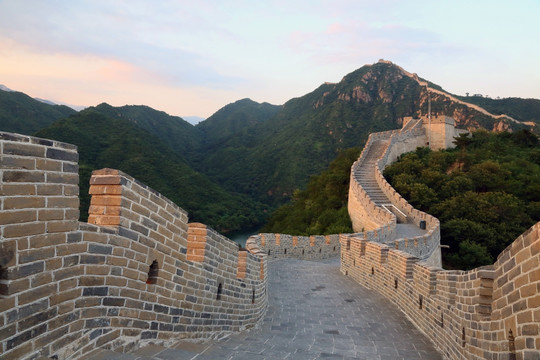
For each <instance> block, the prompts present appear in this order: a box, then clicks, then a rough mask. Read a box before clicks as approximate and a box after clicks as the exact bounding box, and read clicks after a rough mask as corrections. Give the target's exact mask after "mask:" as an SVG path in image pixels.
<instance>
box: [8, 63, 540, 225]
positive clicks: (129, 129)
mask: <svg viewBox="0 0 540 360" xmlns="http://www.w3.org/2000/svg"><path fill="white" fill-rule="evenodd" d="M427 84H429V89H430V90H429V94H430V95H429V96H430V97H431V108H432V113H433V114H446V115H450V116H453V117H454V118H455V119H456V121H457V125H458V127H461V128H467V129H476V128H485V129H488V130H504V129H509V130H516V129H522V128H530V127H531V126H532V125H533V123H534V124H540V112H538V111H537V109H538V106H539V104H540V100H535V99H514V100H507V99H503V100H491V99H483V101H484V100H490V101H484V103H485V106H486V107H488V108H489V111H487V110H484V109H482V108H480V107H479V105H480V103H479V102H480V99H476V98H474V99H473V98H471V99H470V100H471V104H469V103H467V100H468V99H469V98H462V97H457V96H455V95H452V94H449V93H446V92H445V91H444V90H443V89H442V88H441V87H439V86H437V85H435V84H431V83H429V82H428V81H426V80H423V79H420V78H418V76H416V75H415V74H411V73H408V72H407V71H405V70H404V69H402V68H400V67H399V66H397V65H394V64H392V63H390V62H387V61H379V62H378V63H375V64H373V65H366V66H363V67H361V68H360V69H358V70H356V71H353V72H352V73H350V74H348V75H346V76H345V77H344V78H343V79H342V80H341V81H340V82H339V83H335V84H332V83H325V84H322V85H321V86H319V87H318V88H317V89H315V90H314V91H312V92H310V93H309V94H306V95H304V96H302V97H298V98H294V99H291V100H289V101H288V102H286V103H285V104H284V105H281V106H276V105H271V104H268V103H262V104H260V103H257V102H254V101H252V100H250V99H242V100H239V101H237V102H235V103H232V104H229V105H226V106H225V107H223V108H222V109H220V110H219V111H217V112H216V113H215V114H214V115H212V116H211V117H209V118H208V119H206V120H204V121H202V122H201V123H199V124H197V125H196V126H193V125H191V124H190V123H188V122H186V121H185V120H184V119H182V118H180V117H177V116H171V115H168V114H166V113H165V112H162V111H158V110H154V109H152V108H150V107H147V106H142V105H141V106H122V107H113V106H110V105H108V104H105V103H103V104H99V105H97V106H95V107H93V108H89V109H87V110H86V111H82V112H81V113H80V114H75V111H74V110H72V109H69V108H67V109H66V107H62V106H58V105H56V106H52V105H47V104H44V103H40V102H38V101H36V100H34V99H32V98H30V97H27V96H26V95H24V94H21V93H8V92H0V120H1V121H0V130H3V131H13V132H21V133H25V134H34V133H36V132H37V131H38V130H42V131H41V132H39V133H38V135H39V136H46V137H50V138H53V139H58V140H61V141H67V142H71V143H74V144H76V145H78V146H79V151H80V153H81V155H80V156H81V161H83V160H84V164H82V165H83V166H81V169H86V171H87V170H89V169H90V168H101V167H105V166H111V167H118V168H119V169H120V170H123V171H126V172H127V173H129V174H130V175H132V176H134V177H136V178H137V179H138V180H141V181H143V182H146V183H147V184H148V185H149V186H151V187H153V188H155V189H156V190H158V191H161V192H163V193H164V194H165V195H166V196H170V197H171V199H172V200H173V201H176V202H177V203H178V204H179V205H181V206H186V209H187V210H188V211H190V212H192V213H193V214H203V213H204V212H205V211H203V210H202V209H203V208H204V207H205V206H207V205H205V202H212V201H214V202H217V201H221V200H219V199H221V198H223V196H225V195H224V194H227V193H228V194H230V196H231V198H229V200H228V205H227V206H226V207H225V208H222V210H219V211H218V210H216V211H208V214H212V215H211V216H210V215H209V218H208V219H207V218H205V217H204V215H200V216H199V215H197V219H198V220H199V221H202V222H205V223H208V224H209V225H211V226H213V227H215V228H216V229H217V230H219V231H224V230H231V229H239V228H247V227H256V226H259V225H261V224H262V223H263V222H264V221H265V216H266V215H265V212H264V211H265V210H268V209H269V208H274V207H276V206H277V205H279V204H282V203H284V202H286V201H287V200H288V199H290V196H291V194H292V193H293V192H294V190H295V189H298V188H303V187H304V186H305V185H306V184H307V182H308V179H309V178H310V177H311V176H313V175H316V174H318V173H320V172H321V171H323V170H324V169H326V167H327V166H328V164H329V163H330V162H331V161H332V160H333V159H334V158H335V157H336V155H337V154H338V152H339V151H340V150H342V149H347V148H351V147H357V146H361V145H363V144H364V142H365V140H366V139H367V136H368V135H369V133H370V132H375V131H384V130H390V129H396V128H399V127H400V126H401V123H402V118H403V117H404V116H422V115H425V114H426V113H427V108H428V105H427V104H428V92H427V89H426V85H427ZM13 94H20V95H17V96H12V95H13ZM19 98H22V99H24V101H22V100H21V99H19ZM473 102H474V104H473ZM499 105H500V106H499ZM38 109H39V110H38ZM60 110H63V111H65V113H64V112H62V111H60ZM490 112H491V113H492V114H490ZM501 112H504V113H508V114H511V115H509V116H508V117H505V116H499V115H500V113H501ZM37 115H39V118H40V121H37V120H36V117H37ZM69 115H72V116H70V117H69V118H66V117H67V116H69ZM1 116H4V117H1ZM510 116H511V117H510ZM62 118H65V119H64V120H59V121H57V120H58V119H62ZM55 121H57V122H56V123H55V124H54V125H53V126H51V124H52V123H54V122H55ZM92 124H93V125H92ZM109 124H110V125H109ZM79 128H84V129H86V131H88V132H89V133H91V134H92V137H93V138H95V139H99V140H97V141H96V142H95V144H93V143H92V140H91V138H89V137H88V136H87V134H85V133H81V132H80V130H78V129H79ZM121 128H125V129H126V131H125V134H124V135H123V136H120V134H121V130H120V129H121ZM111 131H112V132H113V133H115V134H116V135H117V136H111V134H110V133H111ZM75 134H77V135H75ZM118 144H122V147H121V151H120V148H119V145H118ZM148 144H152V145H151V146H149V145H148ZM140 149H144V150H140ZM142 151H144V154H141V152H142ZM87 152H88V153H89V154H92V155H87V154H86V153H87ZM104 154H105V155H104ZM105 160H107V161H105ZM176 163H178V164H179V165H174V164H176ZM160 164H161V165H160ZM163 164H167V166H162V165H163ZM167 167H175V170H174V171H170V172H169V171H167ZM145 174H146V175H145ZM155 174H159V175H155ZM182 174H190V175H185V176H184V175H182ZM196 174H197V176H201V178H197V176H196ZM140 176H142V178H141V177H140ZM173 177H174V178H176V180H174V179H169V178H173ZM202 178H204V180H201V179H202ZM193 179H199V180H196V181H193ZM81 181H83V177H81ZM183 181H185V182H183ZM197 183H199V185H203V186H201V187H199V189H198V190H193V189H191V187H192V186H196V185H197ZM165 184H166V185H165ZM214 186H217V188H215V187H214ZM175 187H176V189H175ZM180 188H181V189H182V191H178V189H180ZM205 188H206V189H207V193H205V190H204V189H205ZM218 188H219V189H218ZM163 189H165V190H163ZM188 191H192V193H191V194H192V195H190V196H189V207H188V206H187V205H185V204H186V203H187V202H182V200H181V198H182V193H184V194H187V193H188ZM171 193H174V194H173V195H171ZM210 193H211V194H218V193H219V195H217V197H216V198H215V200H212V196H208V194H210ZM246 201H247V202H246ZM262 204H265V205H262ZM199 206H200V209H198V208H197V207H199ZM240 207H244V208H245V210H242V209H240ZM266 207H269V208H268V209H267V208H266ZM263 208H264V209H263ZM207 210H208V209H207ZM214 210H215V209H214ZM250 212H251V213H253V214H256V215H255V216H250V215H249V213H250ZM229 215H231V216H232V217H229V220H227V221H229V222H230V224H233V223H234V226H233V225H231V226H228V225H227V224H226V222H227V221H225V220H223V219H226V218H227V216H229ZM233 218H234V219H235V220H234V221H233V220H232V219H233Z"/></svg>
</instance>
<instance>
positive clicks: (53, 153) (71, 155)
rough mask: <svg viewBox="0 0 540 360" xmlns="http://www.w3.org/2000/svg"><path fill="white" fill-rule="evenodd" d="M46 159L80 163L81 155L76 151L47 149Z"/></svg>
mask: <svg viewBox="0 0 540 360" xmlns="http://www.w3.org/2000/svg"><path fill="white" fill-rule="evenodd" d="M46 157H47V158H49V159H56V160H64V161H72V162H78V161H79V154H78V153H77V152H76V151H69V150H62V149H57V148H47V152H46Z"/></svg>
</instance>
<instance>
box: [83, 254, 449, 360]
mask: <svg viewBox="0 0 540 360" xmlns="http://www.w3.org/2000/svg"><path fill="white" fill-rule="evenodd" d="M269 296H270V298H269V302H270V305H269V308H268V312H267V315H266V317H265V319H264V322H263V323H262V324H261V325H260V327H259V328H257V329H253V330H251V331H250V332H247V333H243V334H239V335H235V336H231V337H229V338H227V339H225V340H222V341H217V342H214V343H212V344H206V345H201V344H189V343H185V342H182V343H178V344H177V345H176V346H174V348H169V349H164V348H161V347H158V346H150V347H147V348H143V349H141V350H139V351H138V352H136V353H132V354H116V353H112V352H103V353H102V354H100V355H99V356H96V357H94V358H93V359H94V360H98V359H111V360H112V359H115V360H120V359H122V360H123V359H126V360H130V359H160V360H173V359H174V360H181V359H194V360H195V359H196V360H206V359H239V360H240V359H245V360H262V359H266V360H274V359H275V360H278V359H279V360H281V359H293V360H303V359H377V360H384V359H388V360H415V359H426V360H441V359H442V357H441V355H440V354H439V353H438V352H437V351H435V350H434V348H433V346H432V345H431V343H430V342H429V341H428V340H427V339H426V337H425V336H424V335H423V334H421V333H420V332H419V331H418V330H416V328H415V327H414V326H413V325H412V324H411V323H410V322H409V321H408V320H407V319H406V318H405V316H404V315H403V314H402V313H401V312H400V311H399V310H397V309H395V307H394V306H392V305H391V304H390V303H389V302H388V301H387V300H386V299H385V298H383V297H382V296H379V295H378V294H377V293H375V292H372V291H369V290H367V289H365V288H363V287H362V286H360V285H358V284H356V283H355V282H354V281H352V280H351V279H349V278H347V277H345V276H342V275H341V274H340V272H339V260H338V259H335V260H329V261H325V262H309V261H301V260H279V261H276V262H273V263H271V264H270V271H269Z"/></svg>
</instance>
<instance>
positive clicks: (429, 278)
mask: <svg viewBox="0 0 540 360" xmlns="http://www.w3.org/2000/svg"><path fill="white" fill-rule="evenodd" d="M340 241H341V248H342V262H341V271H342V273H343V274H345V275H347V276H350V277H351V278H353V279H354V280H356V281H357V282H358V283H360V284H361V285H363V286H366V287H368V288H370V289H373V290H375V291H377V292H379V293H381V294H382V295H384V296H385V297H386V298H388V299H389V300H390V301H391V302H392V303H394V304H395V305H396V306H398V307H399V308H400V309H401V310H402V311H403V312H404V313H405V314H407V316H408V317H409V319H410V320H411V321H412V322H413V323H414V324H415V325H416V326H417V327H418V328H419V329H420V330H421V331H422V332H424V333H425V334H426V335H427V336H428V337H429V338H430V339H431V341H432V342H433V343H434V344H435V345H436V346H437V347H438V348H439V349H440V350H441V352H442V353H443V354H444V356H445V358H446V359H459V360H470V359H472V360H475V359H478V360H479V359H493V360H508V359H518V360H533V359H534V360H536V359H539V358H540V223H537V224H536V225H534V226H533V227H532V228H530V229H529V230H528V231H527V232H525V233H524V234H523V235H521V236H520V237H519V238H518V239H516V240H515V241H514V242H513V243H512V244H511V245H510V246H509V247H508V248H507V249H506V250H504V251H503V252H502V253H501V254H500V255H499V257H498V259H497V261H496V262H495V264H493V265H491V266H485V267H481V268H478V269H475V270H471V271H446V270H442V269H441V268H438V267H434V266H430V265H428V264H426V263H424V262H420V261H419V260H418V259H417V258H415V257H414V256H412V255H411V254H408V253H406V252H403V251H400V250H396V249H391V248H389V247H388V246H387V245H384V244H380V243H375V242H370V241H366V240H364V239H363V238H360V237H355V236H354V235H349V236H346V235H344V236H341V239H340Z"/></svg>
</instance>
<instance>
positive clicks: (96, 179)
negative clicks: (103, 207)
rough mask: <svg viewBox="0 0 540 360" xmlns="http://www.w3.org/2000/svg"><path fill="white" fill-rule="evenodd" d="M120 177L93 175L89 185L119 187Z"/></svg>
mask: <svg viewBox="0 0 540 360" xmlns="http://www.w3.org/2000/svg"><path fill="white" fill-rule="evenodd" d="M120 184H122V177H121V176H118V175H94V173H92V177H91V178H90V185H120Z"/></svg>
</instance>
